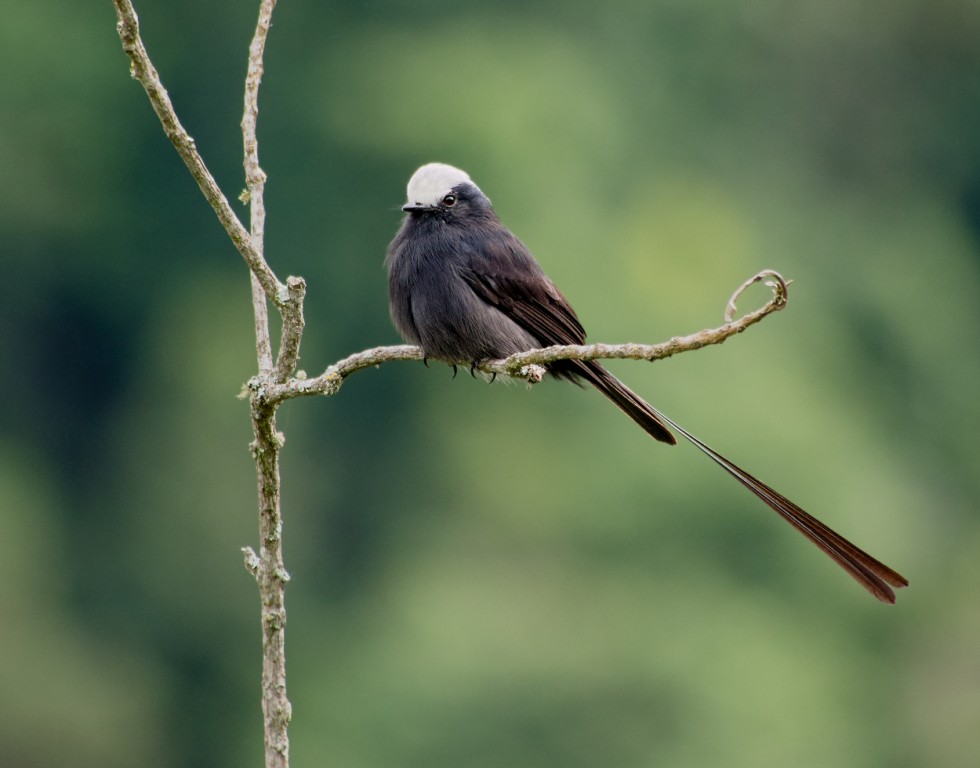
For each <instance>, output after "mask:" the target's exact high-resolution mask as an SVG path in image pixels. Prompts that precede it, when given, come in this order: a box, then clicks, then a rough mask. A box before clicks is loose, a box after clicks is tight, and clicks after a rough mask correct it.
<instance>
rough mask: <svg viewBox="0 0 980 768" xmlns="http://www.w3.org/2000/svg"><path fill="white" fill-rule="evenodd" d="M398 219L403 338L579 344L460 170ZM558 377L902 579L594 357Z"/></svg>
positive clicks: (866, 576) (442, 344)
mask: <svg viewBox="0 0 980 768" xmlns="http://www.w3.org/2000/svg"><path fill="white" fill-rule="evenodd" d="M402 210H403V211H404V212H405V214H406V215H405V218H404V221H403V222H402V225H401V228H400V229H399V231H398V234H397V235H395V238H394V240H392V241H391V244H390V245H389V246H388V252H387V256H386V259H385V264H386V266H387V268H388V301H389V305H390V308H391V317H392V320H393V321H394V324H395V327H396V328H397V329H398V332H399V333H400V334H401V335H402V337H403V338H404V339H405V340H406V341H407V342H409V343H411V344H416V345H418V346H419V347H421V348H422V350H423V352H424V354H425V355H426V357H431V358H434V359H437V360H443V361H445V362H447V363H451V364H454V365H455V364H459V363H465V364H474V363H478V362H480V361H483V360H491V359H493V360H497V359H502V358H505V357H508V356H509V355H512V354H514V353H516V352H525V351H528V350H531V349H538V348H541V347H548V346H552V345H556V344H584V343H585V330H584V329H583V327H582V324H581V323H580V322H579V319H578V316H577V315H576V314H575V310H573V309H572V307H571V305H570V304H569V303H568V300H567V299H566V298H565V297H564V296H563V295H562V293H561V291H559V290H558V288H557V287H556V286H555V284H554V283H553V282H551V280H550V279H549V278H548V276H547V275H546V274H545V273H544V270H543V269H542V268H541V266H540V265H539V264H538V262H537V261H536V260H535V259H534V257H533V256H532V255H531V252H530V251H529V250H528V249H527V247H526V246H525V245H524V243H522V242H521V241H520V240H518V239H517V237H515V236H514V235H513V234H512V233H511V231H510V230H509V229H507V227H505V226H504V225H503V224H502V223H501V221H500V219H499V218H498V217H497V214H496V213H495V212H494V210H493V206H492V205H491V204H490V200H489V199H488V198H487V196H486V195H485V194H483V192H482V191H481V190H480V188H479V187H478V186H477V185H476V184H474V183H473V180H472V179H470V177H469V176H468V175H467V174H466V173H465V172H463V171H461V170H459V169H458V168H454V167H452V166H450V165H444V164H442V163H429V164H427V165H423V166H422V167H421V168H419V169H418V170H417V171H416V172H415V173H414V174H413V175H412V178H411V179H410V180H409V182H408V201H407V202H406V203H405V205H404V206H402ZM547 370H548V372H549V373H550V374H551V375H553V376H555V377H557V378H559V379H568V380H571V381H576V382H586V383H588V384H591V385H592V386H593V387H595V388H596V389H597V390H599V391H600V392H601V393H602V394H603V395H605V396H606V397H607V398H609V399H610V400H611V401H612V402H613V403H615V404H616V406H618V407H619V408H620V409H621V410H622V411H623V412H625V413H626V415H627V416H629V417H630V418H631V419H633V421H635V422H636V423H637V424H639V425H640V426H641V427H642V428H643V429H644V430H646V432H647V433H648V434H650V435H651V436H652V437H654V438H656V439H657V440H660V441H661V442H664V443H669V444H671V445H673V444H674V443H676V440H675V438H674V435H673V434H672V432H671V430H672V429H673V430H674V431H676V432H678V433H679V434H681V435H682V436H683V437H685V438H686V439H687V440H689V441H690V442H691V443H693V444H694V445H695V446H696V447H697V448H698V449H699V450H701V451H702V452H703V453H704V454H705V455H707V456H708V457H709V458H710V459H711V460H712V461H714V462H715V463H716V464H718V465H719V466H720V467H722V469H724V470H725V471H726V472H728V473H729V474H730V475H731V476H732V477H734V478H735V479H736V480H738V482H740V483H741V484H742V485H744V486H745V487H746V488H748V489H749V490H750V491H752V493H754V494H755V495H756V496H758V497H759V498H760V499H762V501H764V502H765V503H766V504H768V505H769V506H770V507H771V508H772V509H774V510H775V511H776V512H778V513H779V514H780V515H781V516H782V517H783V518H784V519H786V520H787V521H788V522H789V523H790V524H791V525H792V526H793V527H794V528H796V530H798V531H799V532H800V533H802V534H803V535H804V536H806V537H807V538H808V539H810V541H812V542H813V543H814V544H816V545H817V546H818V547H820V549H822V550H823V551H824V552H826V553H827V554H828V555H829V556H830V557H832V558H833V559H834V560H835V561H836V562H837V564H838V565H840V566H841V567H842V568H844V570H845V571H847V572H848V573H849V574H850V575H851V576H852V577H854V579H856V580H857V582H858V583H859V584H861V586H863V587H864V588H865V589H867V590H868V591H869V592H870V593H871V594H872V595H874V596H875V597H877V598H878V599H879V600H881V601H882V602H886V603H894V602H895V593H894V592H893V591H892V587H895V588H898V587H904V586H907V585H908V581H907V580H906V579H905V578H904V577H903V576H901V575H900V574H898V573H896V572H895V571H893V570H892V569H891V568H889V567H888V566H886V565H884V564H883V563H881V562H879V561H878V560H876V559H875V558H873V557H871V555H869V554H867V553H866V552H863V551H862V550H860V549H858V548H857V547H856V546H854V545H853V544H851V543H850V542H849V541H847V539H845V538H844V537H842V536H840V535H839V534H837V533H835V532H834V531H832V530H831V529H830V528H828V527H827V526H826V525H824V524H823V523H821V522H820V521H819V520H817V519H816V518H814V517H813V516H812V515H809V514H807V513H806V512H804V511H803V510H802V509H800V508H799V507H798V506H797V505H796V504H794V503H793V502H792V501H790V500H789V499H787V498H786V497H785V496H783V495H782V494H780V493H778V492H777V491H775V490H773V489H772V488H770V487H769V486H768V485H766V484H765V483H763V482H762V481H761V480H758V479H757V478H755V477H753V476H752V475H750V474H749V473H748V472H746V471H745V470H744V469H741V468H740V467H738V466H736V465H735V464H734V463H732V462H731V461H729V460H728V459H726V458H725V457H724V456H722V455H721V454H720V453H718V452H717V451H715V450H713V449H712V448H710V447H708V446H707V445H705V444H704V443H703V442H701V441H700V440H699V439H698V438H696V437H695V436H694V435H692V434H691V433H690V432H688V431H686V430H685V429H684V428H683V427H681V426H679V425H678V424H677V423H676V422H674V421H672V420H671V419H669V418H667V417H666V416H665V415H664V414H662V413H661V412H660V411H658V410H657V409H656V408H654V407H653V406H652V405H650V404H649V403H647V402H646V401H644V400H643V399H642V398H641V397H640V396H639V395H637V394H636V393H634V392H633V391H631V390H630V389H629V388H628V387H627V386H626V385H625V384H623V383H622V382H621V381H620V380H619V379H617V378H616V377H615V376H613V375H612V374H611V373H609V372H608V371H607V370H606V369H605V368H603V367H602V365H601V364H599V363H598V362H596V361H594V360H558V361H555V362H553V363H549V364H548V365H547Z"/></svg>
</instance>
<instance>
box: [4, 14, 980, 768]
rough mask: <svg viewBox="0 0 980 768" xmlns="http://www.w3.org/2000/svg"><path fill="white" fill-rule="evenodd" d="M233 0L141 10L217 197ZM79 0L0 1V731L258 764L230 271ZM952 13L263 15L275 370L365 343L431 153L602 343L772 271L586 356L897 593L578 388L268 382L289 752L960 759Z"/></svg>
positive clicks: (970, 395)
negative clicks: (650, 345)
mask: <svg viewBox="0 0 980 768" xmlns="http://www.w3.org/2000/svg"><path fill="white" fill-rule="evenodd" d="M251 5H252V4H249V3H242V2H230V1H228V0H225V1H224V2H209V3H193V2H189V0H175V1H174V2H169V3H159V2H150V0H147V2H143V3H138V4H137V10H138V11H139V12H140V15H141V19H142V21H143V26H144V36H145V39H146V42H147V45H148V47H149V49H150V52H151V55H153V56H154V59H155V62H156V64H157V65H158V67H159V69H160V70H161V73H162V76H163V78H164V81H165V83H166V85H167V86H168V88H169V89H170V91H171V95H172V97H173V99H174V101H175V104H176V105H177V108H178V111H179V113H180V115H181V118H182V120H183V121H184V123H185V125H186V126H187V127H188V129H189V130H190V132H191V133H192V135H194V136H195V138H196V139H197V141H198V144H199V146H200V147H201V149H202V151H203V152H204V154H205V158H206V159H207V160H208V162H209V163H210V164H211V166H212V169H213V170H214V172H215V173H216V175H217V177H218V179H219V181H220V182H221V183H222V184H223V185H224V187H225V190H226V192H227V193H228V194H229V196H234V195H235V194H237V192H238V190H239V189H240V188H241V186H242V183H243V182H242V174H241V166H240V163H241V159H240V157H241V151H240V135H239V132H238V121H239V119H240V109H241V86H242V80H243V77H244V72H245V53H246V46H247V43H248V40H249V36H250V34H251V29H252V27H253V24H254V17H255V12H256V10H257V9H256V8H253V7H251ZM256 5H257V4H256ZM113 25H114V15H113V12H112V8H111V4H110V3H109V2H108V1H106V2H104V3H76V2H70V0H45V2H42V3H18V4H15V5H13V6H11V7H10V8H8V9H6V11H5V21H4V24H3V25H0V51H2V53H0V57H2V58H0V61H2V63H3V64H4V72H5V76H4V77H3V78H2V79H0V103H2V105H3V109H2V110H0V168H2V169H3V171H4V179H5V183H4V184H3V185H2V187H0V232H2V236H3V245H2V247H0V259H2V262H0V264H2V274H3V277H4V298H3V301H2V302H0V371H2V372H3V376H4V385H5V386H4V395H5V397H4V407H3V408H2V409H0V490H2V494H0V525H2V530H3V542H4V545H3V556H2V557H0V614H2V616H3V620H2V621H0V754H3V755H4V764H5V765H9V766H12V767H19V766H36V767H38V768H46V767H47V766H72V765H80V766H81V765H86V766H88V765H100V766H123V765H126V766H129V765H141V766H192V767H193V766H209V767H213V766H224V765H227V766H231V765H243V764H252V765H255V764H258V763H259V760H260V754H261V751H260V738H261V728H260V714H259V696H258V693H259V691H258V674H259V640H260V633H259V627H258V603H257V600H256V593H255V587H254V584H253V583H252V582H251V579H250V577H249V576H248V575H247V574H246V573H245V571H244V569H243V568H242V565H241V558H240V554H239V548H240V547H241V546H243V545H245V544H249V543H253V542H254V539H255V529H256V525H255V511H254V507H255V500H254V497H255V492H254V477H253V470H252V467H251V463H250V458H249V456H248V452H247V443H248V441H249V439H250V434H249V430H248V421H247V410H246V406H245V404H244V403H242V402H241V401H240V400H237V399H236V397H235V396H236V394H237V393H238V390H239V387H240V385H241V383H242V382H243V381H244V380H245V379H247V378H248V376H249V375H250V374H251V372H252V371H253V369H254V351H253V349H252V345H253V341H252V330H251V327H250V306H249V298H248V280H247V275H246V272H245V268H244V266H243V264H242V263H241V260H240V259H239V258H238V257H237V255H236V254H235V253H234V251H233V249H232V247H231V246H230V244H229V243H228V242H227V240H226V238H225V237H224V235H223V233H222V232H221V230H220V228H219V227H218V225H217V223H216V222H215V220H214V218H213V216H212V214H211V213H210V211H209V210H208V208H207V206H206V204H205V203H204V201H203V200H202V199H201V198H200V196H199V194H198V193H197V191H196V189H195V188H194V186H193V183H192V181H191V180H190V178H189V177H188V175H187V174H186V172H185V170H184V169H183V167H182V165H181V164H180V161H179V160H178V158H177V157H176V155H175V153H174V152H173V151H172V149H171V148H170V147H169V146H168V144H167V142H166V140H165V138H164V137H163V135H162V133H161V131H160V130H159V126H158V124H157V122H156V118H155V117H154V116H153V114H152V113H151V111H150V108H149V106H148V104H147V102H146V99H145V97H144V95H143V94H142V93H141V92H140V90H139V88H138V87H137V86H136V85H135V84H134V83H133V82H132V81H130V79H129V78H128V76H127V71H126V67H127V62H126V60H125V57H124V56H123V54H122V52H121V51H120V49H119V45H118V41H117V39H116V36H115V31H114V28H113ZM978 40H980V6H978V5H977V3H976V2H975V1H974V0H939V1H938V2H936V1H931V2H925V0H895V1H894V2H890V3H885V4H883V3H871V2H867V1H866V0H860V1H859V2H856V3H854V2H850V3H846V2H839V1H838V0H832V1H831V2H822V3H790V4H787V3H781V2H775V1H774V0H739V1H738V2H733V3H726V2H718V1H717V0H716V1H715V2H711V1H709V0H699V1H697V2H680V1H679V0H673V1H668V0H658V1H657V2H635V1H633V2H631V1H630V0H613V1H612V2H606V3H583V2H534V3H517V2H497V3H480V4H457V5H446V4H445V3H440V4H437V3H418V2H415V3H406V2H398V1H397V0H389V1H388V2H375V3H369V4H367V3H365V4H361V3H337V4H328V3H315V2H310V1H309V0H306V1H304V0H294V1H293V2H287V3H283V4H282V5H281V7H280V8H279V9H278V10H277V13H276V20H275V25H274V28H273V30H272V35H271V37H270V40H269V47H268V53H267V58H266V64H267V75H266V79H265V83H264V86H263V93H262V97H261V107H262V114H261V116H260V124H259V126H260V128H259V130H260V140H261V149H260V152H261V159H262V163H263V166H264V167H265V169H266V171H267V172H268V173H269V175H270V184H269V187H268V191H267V203H268V208H269V231H268V240H267V253H268V256H269V259H270V261H271V262H272V264H273V266H274V268H275V269H276V270H277V271H278V273H279V274H280V275H281V276H285V275H286V274H301V275H303V276H304V277H306V278H307V280H308V282H309V285H310V290H309V299H308V304H307V321H308V333H307V336H306V339H305V345H304V349H303V365H304V366H305V367H307V369H308V370H310V371H313V372H316V371H319V370H320V369H322V368H323V367H324V366H325V365H327V364H328V363H329V362H331V361H332V360H334V359H336V358H338V357H340V356H342V355H344V354H347V353H349V352H353V351H356V350H358V349H361V348H364V347H367V346H373V345H376V344H381V343H389V342H394V341H396V336H395V333H394V331H393V330H392V329H391V327H390V324H389V322H388V319H387V309H386V301H385V282H384V273H383V270H382V268H381V261H382V258H383V252H384V247H385V245H386V243H387V241H388V240H389V238H390V236H391V234H392V233H393V231H394V229H395V227H396V226H397V222H398V215H399V214H398V211H397V207H398V205H399V204H400V203H401V201H402V194H403V189H404V184H405V182H406V180H407V178H408V176H409V174H410V173H411V171H412V170H413V169H414V168H415V167H416V166H417V165H419V164H421V163H422V162H427V161H430V160H443V161H446V162H451V163H454V164H457V165H459V166H461V167H463V168H465V169H467V170H468V171H469V172H470V173H471V174H472V175H473V177H474V178H475V179H476V180H477V181H478V182H479V183H480V184H481V186H482V187H483V188H484V190H485V191H486V192H487V193H488V194H489V195H490V197H491V198H492V199H493V200H494V201H495V203H496V204H497V208H498V211H499V212H500V213H501V215H502V217H503V218H504V220H505V221H506V222H507V223H508V224H509V225H510V226H511V227H512V228H513V229H514V230H515V231H516V232H517V233H518V234H519V235H520V236H521V237H522V238H523V239H524V240H525V241H526V242H527V243H528V244H529V245H530V246H531V248H532V249H533V250H534V252H535V253H536V254H537V256H538V257H539V259H540V260H541V261H542V263H543V264H544V265H545V267H546V269H547V270H548V271H549V273H550V274H551V275H552V276H553V277H554V278H555V280H556V281H557V282H558V283H559V284H560V285H561V286H562V287H563V289H564V290H565V292H566V294H567V295H568V296H569V298H570V299H571V300H572V302H573V304H574V305H575V306H576V307H577V309H578V311H579V313H580V315H581V317H582V319H583V321H584V322H585V324H586V326H587V327H588V328H589V329H590V331H591V333H592V338H593V339H595V340H603V341H626V340H635V341H650V342H652V341H658V340H662V339H664V338H666V337H668V336H670V335H674V334H680V333H687V332H690V331H693V330H697V329H699V328H701V327H705V326H708V325H714V324H716V323H717V322H718V321H719V319H720V313H721V310H722V308H723V303H724V300H725V299H726V298H727V296H728V293H729V292H730V291H731V290H732V289H733V288H734V287H735V286H736V285H737V284H738V283H739V282H740V281H741V280H742V279H744V278H745V277H747V276H749V275H751V274H753V273H754V272H756V271H758V270H759V269H761V268H764V267H771V268H775V269H778V270H779V271H780V272H782V273H783V274H784V275H786V276H787V277H791V278H793V279H794V280H795V283H794V285H793V287H792V289H791V302H790V307H789V309H788V310H787V311H786V312H785V313H782V314H780V315H778V316H775V317H773V318H771V319H769V320H767V321H766V322H765V323H764V324H763V325H761V326H759V327H758V328H754V329H752V330H751V331H750V332H749V333H747V334H745V335H744V336H742V337H739V338H737V339H734V340H732V341H730V342H729V343H727V344H725V345H724V346H723V347H721V348H715V349H709V350H704V351H702V352H699V353H695V354H689V355H684V356H681V357H679V358H676V359H673V360H670V361H668V362H663V363H657V364H656V365H646V364H642V363H621V364H617V365H615V366H612V367H614V369H615V370H616V372H617V373H619V374H620V375H622V376H623V377H624V378H625V379H626V380H627V381H628V382H629V383H630V384H631V385H632V386H634V387H635V388H636V389H637V390H638V391H639V392H641V393H644V394H645V395H647V396H649V397H650V399H651V400H652V401H653V402H654V403H655V404H656V405H658V406H659V407H661V408H662V409H663V410H665V411H666V412H667V413H669V414H670V415H672V416H673V417H675V418H676V419H678V420H679V421H680V422H681V423H683V424H685V425H686V426H688V427H689V428H690V429H691V430H692V431H693V432H695V433H696V434H698V435H700V436H701V437H703V438H704V439H705V440H707V441H708V442H710V443H711V444H713V445H715V446H716V447H717V448H719V449H720V450H722V451H723V452H725V453H727V454H729V455H731V456H732V458H733V459H735V460H736V461H739V462H740V463H743V464H745V465H746V466H747V467H748V468H750V469H751V470H752V471H754V472H756V473H758V474H759V475H761V476H762V477H763V478H764V479H767V480H769V481H770V482H772V483H773V484H774V485H776V487H778V488H780V489H781V490H783V491H784V492H785V493H787V494H788V495H789V496H791V497H792V498H794V499H797V500H798V501H799V502H800V503H801V504H803V505H804V506H805V507H807V508H808V509H810V510H811V511H812V512H814V513H816V514H818V515H820V516H821V517H823V518H824V519H826V520H827V521H828V522H829V523H830V524H831V525H833V526H834V527H836V528H839V529H840V530H841V531H842V532H843V533H845V534H846V535H848V536H851V537H853V538H854V540H855V541H857V542H858V543H859V544H862V545H864V546H867V548H868V549H870V550H871V551H872V552H873V553H874V554H876V555H878V556H880V557H881V558H882V559H884V560H885V561H886V562H888V563H889V564H892V565H894V566H895V567H897V568H899V570H901V571H903V572H904V573H906V575H908V576H909V577H910V578H911V580H912V588H911V589H909V590H908V591H907V592H906V593H904V594H902V595H901V596H900V601H899V605H898V606H897V607H896V608H893V609H888V608H885V607H883V606H880V605H877V604H876V603H874V601H872V600H871V599H870V598H869V597H868V596H867V595H865V594H864V593H863V592H862V591H861V590H859V589H858V588H857V587H856V586H854V585H853V584H852V583H850V582H849V580H848V579H847V578H846V576H844V575H842V574H841V573H839V572H838V570H837V569H836V568H834V566H833V565H832V564H830V563H829V562H827V560H826V558H824V557H823V556H821V555H820V554H819V553H817V552H816V551H815V550H813V549H812V547H810V546H809V545H808V544H806V543H805V542H804V541H803V540H802V539H800V538H799V537H798V536H797V535H795V534H793V533H792V532H791V531H790V530H789V528H788V527H787V526H785V525H784V524H783V523H781V522H779V521H778V520H776V519H774V517H773V515H772V514H771V513H770V512H769V511H768V510H766V509H765V508H764V507H761V505H759V504H758V503H757V502H756V501H755V500H754V499H753V498H752V497H750V496H749V495H748V494H746V493H744V492H743V491H741V490H740V489H739V488H738V487H737V485H735V484H734V483H732V482H731V481H730V480H728V479H726V478H725V477H723V476H722V474H721V473H720V472H718V471H717V470H716V469H715V468H713V467H711V466H709V465H708V463H707V462H706V461H704V460H703V458H701V457H700V456H698V455H696V454H695V452H694V451H693V450H690V449H688V448H687V447H679V448H677V449H675V450H673V451H671V450H667V449H666V448H664V447H663V446H658V445H655V444H653V443H652V441H650V440H649V439H648V438H646V437H645V436H644V435H642V434H641V433H640V432H639V430H636V429H635V428H634V427H633V426H632V425H631V424H630V423H629V422H628V421H627V420H626V419H624V418H622V417H621V415H619V414H618V413H617V412H616V411H615V410H614V409H612V408H610V407H609V406H608V404H607V403H605V402H604V401H602V399H601V398H598V397H596V396H594V394H593V393H590V392H582V391H577V390H576V389H575V388H573V387H568V386H562V385H558V384H553V383H545V384H542V385H541V386H539V387H537V388H535V389H534V390H532V391H530V392H528V391H527V390H526V389H525V388H524V387H523V386H514V387H504V386H493V387H487V386H486V385H484V384H483V383H482V382H478V381H473V380H470V379H469V377H467V376H460V377H458V378H457V379H456V380H452V379H451V378H450V374H449V372H448V370H447V369H445V368H443V367H441V366H433V367H432V368H430V369H428V370H427V369H425V368H423V367H422V366H420V365H414V364H391V365H387V366H384V367H383V368H382V369H380V370H377V371H368V372H364V373H361V374H358V375H357V377H355V378H354V379H352V380H351V381H350V382H348V383H347V384H346V385H345V387H344V389H343V391H342V392H341V393H340V394H339V395H338V396H337V397H335V398H332V399H330V400H316V401H303V402H291V403H289V404H287V405H286V406H285V407H284V409H283V411H282V412H281V418H280V427H281V428H282V429H283V430H284V432H285V433H286V436H287V441H288V442H287V447H286V451H285V454H284V470H283V471H284V501H285V517H286V529H285V544H286V560H287V565H288V566H289V568H290V571H291V573H292V576H293V578H294V580H293V583H292V585H291V587H290V591H289V594H288V605H289V609H290V624H289V631H288V633H287V647H288V659H289V672H290V686H291V688H290V694H291V698H292V700H293V702H294V706H295V711H296V717H295V720H294V723H293V727H292V730H291V734H292V739H293V742H292V746H293V758H294V761H295V763H296V764H297V765H311V764H336V765H345V766H350V767H352V768H360V767H363V768H373V767H374V766H389V765H401V766H425V767H426V768H436V767H438V766H447V767H448V766H452V767H453V768H461V767H473V768H477V767H482V766H504V765H506V766H525V765H526V766H535V767H540V766H552V765H553V766H562V767H563V768H570V767H571V768H574V766H595V765H602V766H624V767H625V766H631V767H632V766H652V765H670V766H674V767H678V766H692V767H694V766H698V767H700V766H704V765H726V766H752V767H753V768H760V767H761V766H787V765H792V766H795V767H797V768H806V767H807V766H821V767H823V766H827V765H835V766H855V767H856V766H861V768H873V767H874V766H920V765H929V766H936V767H939V768H946V767H949V768H953V767H954V766H968V765H974V764H975V759H976V757H975V755H976V752H977V749H978V747H980V739H978V735H977V734H978V733H980V654H978V653H977V641H978V635H980V610H978V607H977V599H976V591H975V590H976V587H977V585H978V581H980V557H978V556H977V553H978V551H980V525H978V519H977V498H978V491H980V487H978V486H980V472H978V462H977V460H978V456H980V431H978V429H977V424H978V419H980V398H978V397H977V385H976V382H977V381H978V380H980V354H978V348H977V332H978V329H980V306H978V297H980V290H978V288H980V87H978V83H980V45H978V44H977V42H978ZM242 216H243V217H244V216H245V212H244V210H242ZM757 296H759V297H761V293H760V294H757ZM758 300H759V301H761V300H762V299H761V298H759V299H758Z"/></svg>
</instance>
